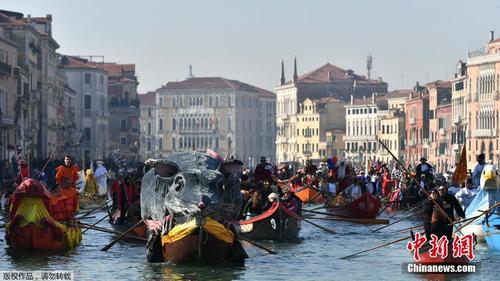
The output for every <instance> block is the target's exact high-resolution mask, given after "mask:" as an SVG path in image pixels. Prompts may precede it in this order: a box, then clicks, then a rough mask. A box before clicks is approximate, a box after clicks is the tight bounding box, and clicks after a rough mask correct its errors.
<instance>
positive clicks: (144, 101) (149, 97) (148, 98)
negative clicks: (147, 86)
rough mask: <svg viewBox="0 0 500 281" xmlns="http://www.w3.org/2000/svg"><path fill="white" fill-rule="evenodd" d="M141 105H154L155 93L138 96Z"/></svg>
mask: <svg viewBox="0 0 500 281" xmlns="http://www.w3.org/2000/svg"><path fill="white" fill-rule="evenodd" d="M139 100H140V101H141V105H156V92H147V93H145V94H139Z"/></svg>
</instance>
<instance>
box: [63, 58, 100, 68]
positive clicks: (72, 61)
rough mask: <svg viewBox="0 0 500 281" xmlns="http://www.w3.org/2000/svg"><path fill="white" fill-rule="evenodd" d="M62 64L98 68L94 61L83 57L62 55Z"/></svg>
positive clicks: (73, 66) (65, 66) (69, 66)
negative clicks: (90, 61) (91, 61)
mask: <svg viewBox="0 0 500 281" xmlns="http://www.w3.org/2000/svg"><path fill="white" fill-rule="evenodd" d="M61 64H62V66H63V67H64V68H87V69H98V68H97V67H96V66H95V65H93V64H92V63H89V61H88V60H87V59H82V58H78V57H72V56H62V57H61Z"/></svg>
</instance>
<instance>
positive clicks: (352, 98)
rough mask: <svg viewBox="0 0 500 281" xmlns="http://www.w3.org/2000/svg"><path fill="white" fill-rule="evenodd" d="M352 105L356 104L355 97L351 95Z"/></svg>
mask: <svg viewBox="0 0 500 281" xmlns="http://www.w3.org/2000/svg"><path fill="white" fill-rule="evenodd" d="M351 104H354V96H353V95H351Z"/></svg>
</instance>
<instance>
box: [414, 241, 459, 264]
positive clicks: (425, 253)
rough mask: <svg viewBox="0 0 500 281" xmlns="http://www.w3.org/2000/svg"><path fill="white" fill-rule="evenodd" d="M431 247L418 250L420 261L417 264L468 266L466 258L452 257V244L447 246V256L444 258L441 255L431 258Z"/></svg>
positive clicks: (427, 245)
mask: <svg viewBox="0 0 500 281" xmlns="http://www.w3.org/2000/svg"><path fill="white" fill-rule="evenodd" d="M430 248H431V247H430V246H429V244H426V245H425V246H423V247H422V248H420V250H419V256H420V261H418V263H436V264H442V263H446V264H468V263H469V259H468V258H467V257H466V256H461V257H458V258H454V257H453V244H448V256H446V258H443V257H441V255H436V257H435V258H433V257H431V255H430V253H429V249H430Z"/></svg>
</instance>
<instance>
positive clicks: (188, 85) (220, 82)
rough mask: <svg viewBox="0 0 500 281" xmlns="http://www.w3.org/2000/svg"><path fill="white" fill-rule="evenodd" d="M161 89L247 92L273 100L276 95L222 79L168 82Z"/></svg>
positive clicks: (202, 78) (201, 78) (238, 82)
mask: <svg viewBox="0 0 500 281" xmlns="http://www.w3.org/2000/svg"><path fill="white" fill-rule="evenodd" d="M162 88H164V89H166V90H190V89H197V90H215V89H217V90H224V89H230V90H239V91H247V92H257V93H259V96H261V97H270V98H274V97H276V95H275V94H274V93H273V92H270V91H267V90H264V89H261V88H259V87H256V86H252V85H250V84H247V83H244V82H240V81H238V80H231V79H227V78H223V77H193V78H188V79H186V80H184V81H179V82H168V83H167V85H165V86H163V87H162Z"/></svg>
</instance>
